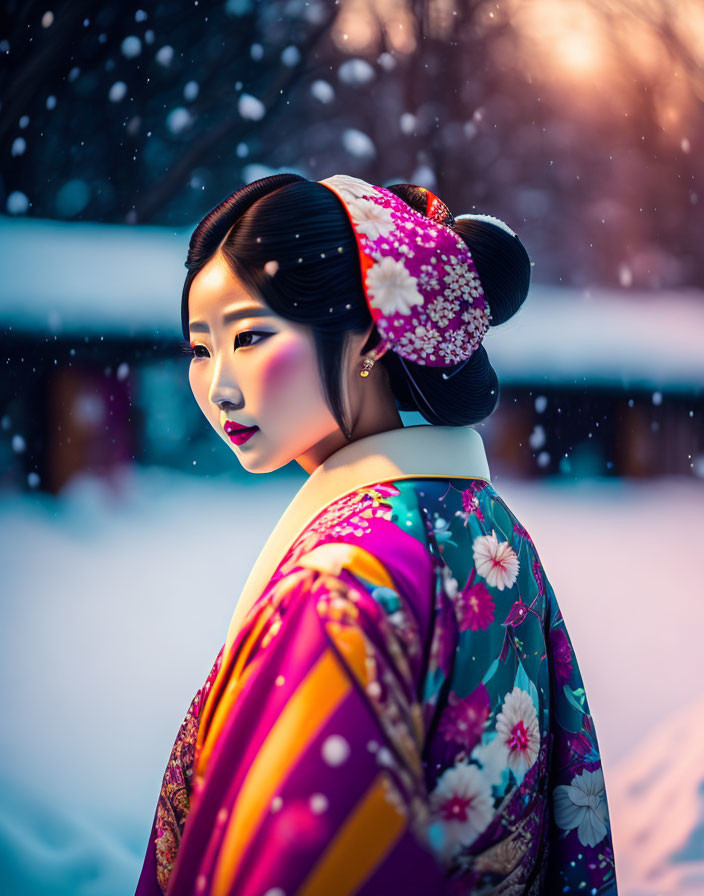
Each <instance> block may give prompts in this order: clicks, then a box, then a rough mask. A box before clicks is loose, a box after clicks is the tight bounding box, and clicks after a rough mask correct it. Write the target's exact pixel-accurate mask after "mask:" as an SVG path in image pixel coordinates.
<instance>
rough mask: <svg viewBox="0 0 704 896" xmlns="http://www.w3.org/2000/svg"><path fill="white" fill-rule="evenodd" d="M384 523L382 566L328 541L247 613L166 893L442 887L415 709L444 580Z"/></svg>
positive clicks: (416, 546)
mask: <svg viewBox="0 0 704 896" xmlns="http://www.w3.org/2000/svg"><path fill="white" fill-rule="evenodd" d="M379 525H380V527H381V528H383V529H384V532H383V533H382V534H383V537H384V539H385V550H384V562H383V563H382V562H381V561H380V559H379V558H378V555H377V553H376V552H375V553H374V554H372V553H370V552H369V551H368V550H366V549H365V548H363V547H362V546H361V544H353V543H343V542H328V543H324V544H321V545H319V546H317V547H315V548H313V549H312V550H310V551H308V552H307V553H305V554H304V555H303V556H302V557H300V558H299V559H298V560H297V561H296V563H295V565H294V566H293V567H292V568H291V567H289V568H288V570H287V572H286V573H285V574H284V575H280V576H278V578H277V577H276V576H275V577H274V579H272V582H271V583H270V585H269V586H268V588H267V590H266V591H265V592H264V594H263V595H262V597H261V598H260V599H259V601H258V602H257V603H256V604H255V605H254V607H253V608H252V610H251V611H250V613H249V614H248V616H247V618H246V620H245V624H244V626H243V628H242V630H241V631H240V633H239V635H238V637H237V639H236V641H235V642H234V644H233V646H232V649H231V650H230V652H229V655H228V657H226V659H225V660H224V661H223V663H222V666H221V668H220V672H219V674H218V676H217V678H216V680H215V683H214V685H213V688H212V689H211V691H210V693H209V696H208V699H207V700H206V702H205V704H204V706H203V711H202V715H201V718H200V725H199V730H198V739H197V744H196V754H195V762H194V786H193V801H192V806H191V810H190V814H189V817H188V821H187V824H186V825H185V830H184V833H183V838H182V840H181V843H180V846H179V851H178V856H177V859H176V864H175V867H174V869H173V872H172V874H171V877H170V880H169V885H168V891H167V892H168V894H169V896H177V894H179V896H180V894H183V896H185V894H189V896H190V894H193V893H195V894H211V896H235V894H236V896H264V894H268V896H284V894H285V896H293V894H297V896H330V894H332V893H334V894H335V896H345V894H352V893H354V894H361V896H365V894H366V896H372V894H380V893H390V892H399V893H404V894H405V896H412V894H419V896H420V894H423V896H425V894H428V893H433V894H441V893H443V892H444V879H445V878H444V873H443V870H442V868H441V866H440V865H439V864H438V862H437V861H436V859H435V857H434V856H433V854H432V853H431V851H430V849H429V847H428V845H427V843H426V841H425V840H424V831H425V830H426V829H427V812H428V803H427V793H426V789H425V782H424V775H423V767H422V763H421V751H422V746H423V737H424V733H423V722H422V712H421V707H420V704H419V692H420V690H421V687H422V685H421V682H422V677H423V656H424V644H425V641H426V638H427V635H428V631H429V627H430V625H431V618H430V614H431V610H432V596H433V587H434V584H433V583H434V578H433V576H434V574H433V569H432V564H431V561H430V558H429V557H428V554H427V552H426V550H425V548H424V546H423V545H421V544H420V543H419V542H417V541H416V540H415V539H412V538H409V537H408V536H405V535H404V533H403V532H401V531H399V529H398V527H396V526H394V525H393V524H391V523H386V522H384V521H379ZM387 557H389V558H391V559H389V560H388V562H387V559H386V558H387Z"/></svg>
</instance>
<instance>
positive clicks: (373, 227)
mask: <svg viewBox="0 0 704 896" xmlns="http://www.w3.org/2000/svg"><path fill="white" fill-rule="evenodd" d="M346 201H347V208H348V210H349V212H350V214H351V215H352V219H353V220H354V223H355V226H356V227H357V229H358V230H359V231H361V233H363V234H364V235H365V236H366V237H367V239H369V240H377V239H379V237H388V236H391V234H392V233H393V232H394V222H393V220H392V218H391V211H390V210H389V209H388V208H384V207H383V206H381V205H378V204H377V203H376V202H372V201H370V200H369V199H348V200H346Z"/></svg>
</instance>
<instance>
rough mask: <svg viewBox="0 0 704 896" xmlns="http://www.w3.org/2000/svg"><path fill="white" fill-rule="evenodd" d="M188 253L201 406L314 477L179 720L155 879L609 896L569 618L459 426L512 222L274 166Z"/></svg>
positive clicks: (522, 279)
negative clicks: (406, 418) (415, 421)
mask: <svg viewBox="0 0 704 896" xmlns="http://www.w3.org/2000/svg"><path fill="white" fill-rule="evenodd" d="M186 265H187V268H188V275H187V277H186V282H185V286H184V290H183V300H182V322H183V332H184V336H186V337H187V339H188V348H189V350H190V351H191V353H192V355H193V358H192V360H191V364H190V384H191V388H192V390H193V394H194V396H195V398H196V401H197V402H198V404H199V406H200V408H201V409H202V411H203V413H204V415H205V416H206V418H207V419H208V420H209V422H210V423H211V425H212V426H213V428H214V429H215V430H216V432H217V433H218V434H219V435H220V437H221V438H222V439H223V440H224V441H225V442H226V443H227V444H228V445H229V446H230V447H231V449H232V450H233V451H234V452H235V454H236V456H237V458H238V460H239V461H240V463H241V464H242V465H243V466H244V467H245V468H246V469H247V470H250V471H252V472H257V473H264V472H268V471H270V470H274V469H277V468H279V467H281V466H283V465H284V464H286V463H288V462H289V461H291V460H293V459H295V460H296V461H297V462H298V463H299V464H300V465H301V466H302V467H303V469H304V470H306V472H308V473H309V474H310V475H309V477H308V479H307V480H306V481H305V483H304V484H303V486H302V487H301V489H300V490H299V492H298V493H297V494H296V496H295V497H294V499H293V501H292V502H291V504H290V505H289V507H288V508H287V510H286V511H285V513H284V515H283V517H282V518H281V520H280V521H279V523H278V524H277V526H276V527H275V529H274V531H273V533H272V535H271V536H270V538H269V540H268V541H267V543H266V545H265V546H264V548H263V550H262V552H261V554H260V556H259V557H258V559H257V561H256V563H255V565H254V567H253V569H252V572H251V574H250V576H249V578H248V580H247V582H246V583H245V586H244V590H243V592H242V594H241V595H240V598H239V601H238V602H237V605H236V608H235V612H234V616H233V619H232V622H231V625H230V628H229V631H228V633H227V638H226V641H225V644H224V646H223V648H222V650H221V651H220V653H219V654H218V656H217V658H216V660H215V664H214V666H213V668H212V670H211V672H210V674H209V676H208V678H207V680H206V682H205V684H204V686H203V688H202V689H201V690H199V691H198V693H197V694H196V696H195V698H194V700H193V703H192V704H191V707H190V709H189V712H188V713H187V715H186V719H185V721H184V723H183V725H182V727H181V729H180V731H179V733H178V736H177V739H176V743H175V744H174V748H173V751H172V753H171V757H170V760H169V763H168V766H167V769H166V773H165V775H164V781H163V785H162V788H161V793H160V796H159V801H158V806H157V810H156V814H155V818H154V824H153V829H152V833H151V837H150V839H149V847H148V850H147V855H146V858H145V862H144V868H143V871H142V875H141V878H140V881H139V885H138V888H137V893H138V894H139V896H147V894H148V896H152V894H153V896H158V894H161V893H162V892H164V893H168V894H169V896H175V894H191V893H205V894H213V896H216V894H217V896H225V894H237V896H293V894H298V896H313V894H316V896H317V894H320V896H327V894H331V896H332V894H334V896H344V894H352V893H355V894H364V896H375V894H395V893H398V894H404V896H409V894H431V893H432V894H439V893H447V894H453V896H457V894H469V893H490V892H491V893H498V892H501V893H512V894H518V893H521V894H523V893H526V894H528V893H530V894H538V893H572V892H574V893H577V892H579V893H581V892H584V893H591V894H600V896H603V894H615V893H616V892H617V891H616V881H615V872H614V856H613V850H612V841H611V833H610V826H609V816H608V808H607V801H606V793H605V789H604V779H603V774H602V769H601V761H600V755H599V748H598V744H597V740H596V737H595V732H594V726H593V723H592V719H591V716H590V712H589V707H588V703H587V699H586V696H585V692H584V687H583V683H582V679H581V677H580V672H579V668H578V665H577V661H576V658H575V656H574V652H573V650H572V645H571V642H570V638H569V636H568V634H567V631H566V629H565V625H564V622H563V620H562V616H561V614H560V610H559V607H558V605H557V601H556V599H555V594H554V592H553V589H552V587H551V585H550V582H549V581H548V578H547V576H546V574H545V571H544V569H543V566H542V564H541V561H540V558H539V556H538V553H537V550H536V548H535V546H534V544H533V542H532V541H531V538H530V536H529V534H528V532H527V531H526V530H525V529H524V528H523V526H522V525H521V524H520V522H519V521H518V520H517V518H516V517H515V516H514V514H513V513H512V512H511V510H510V509H509V508H508V507H507V506H506V504H505V503H504V501H503V500H502V498H501V497H500V496H499V495H498V494H497V492H496V491H495V490H494V488H493V486H492V485H491V481H490V475H489V467H488V464H487V460H486V456H485V453H484V448H483V444H482V440H481V437H480V436H479V433H478V432H477V431H476V430H475V429H473V428H472V427H471V425H470V424H472V423H476V422H477V421H479V420H482V419H484V418H485V417H487V416H488V415H489V414H490V413H491V411H492V410H493V408H494V407H495V405H496V401H497V398H498V383H497V379H496V375H495V373H494V370H493V368H492V367H491V365H490V363H489V360H488V356H487V354H486V351H485V349H484V348H483V346H482V337H483V336H484V334H485V333H486V331H487V329H488V327H489V325H490V324H491V325H498V324H501V323H502V322H504V321H505V320H507V319H508V318H510V317H511V316H512V315H513V314H514V313H515V312H516V311H517V310H518V308H519V307H520V305H521V304H522V302H523V301H524V299H525V297H526V295H527V292H528V283H529V279H530V262H529V260H528V257H527V255H526V252H525V249H524V248H523V246H522V244H521V242H520V241H519V240H518V238H517V237H516V235H515V234H513V232H512V231H510V230H509V229H508V228H507V227H506V225H504V224H503V223H502V222H499V221H497V220H496V219H491V218H487V217H486V216H483V215H464V216H462V217H460V218H458V219H454V218H453V216H452V215H451V214H450V212H449V210H448V208H447V207H446V206H445V205H444V204H443V203H442V202H440V200H439V199H438V198H437V197H435V196H434V195H433V194H432V193H430V192H428V191H427V190H424V189H423V188H421V187H416V186H413V185H409V184H397V185H395V186H393V187H390V188H382V187H377V186H374V185H371V184H368V183H366V182H365V181H363V180H359V179H357V178H353V177H347V176H343V175H336V176H334V177H330V178H327V179H326V180H324V181H320V182H317V183H313V182H310V181H308V180H306V179H304V178H301V177H299V176H297V175H288V174H284V175H275V176H273V177H267V178H263V179H262V180H258V181H255V182H254V183H252V184H249V185H248V186H246V187H244V188H242V189H241V190H238V191H237V192H236V193H234V194H233V195H232V196H230V197H228V198H227V199H225V200H224V201H223V202H222V203H220V205H218V206H217V207H216V208H215V209H214V210H213V211H212V212H210V213H209V214H208V215H207V216H206V217H205V218H204V220H203V221H202V222H201V223H200V224H199V225H198V227H197V229H196V231H195V233H194V234H193V237H192V239H191V244H190V249H189V255H188V260H187V262H186ZM410 409H417V410H419V411H420V412H421V414H422V415H423V416H424V418H425V419H426V420H427V421H428V423H430V424H431V425H421V426H412V427H405V428H404V426H403V424H402V421H401V418H400V416H399V410H410Z"/></svg>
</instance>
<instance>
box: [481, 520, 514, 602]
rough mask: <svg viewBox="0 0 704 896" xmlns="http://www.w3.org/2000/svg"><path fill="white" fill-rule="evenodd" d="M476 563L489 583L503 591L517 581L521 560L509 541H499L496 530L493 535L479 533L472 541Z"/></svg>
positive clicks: (493, 530)
mask: <svg viewBox="0 0 704 896" xmlns="http://www.w3.org/2000/svg"><path fill="white" fill-rule="evenodd" d="M472 551H473V553H474V565H475V566H476V567H477V572H478V573H479V575H480V576H481V577H482V578H483V579H486V582H487V584H488V585H491V586H492V587H493V588H498V589H499V591H503V590H504V588H510V587H511V586H512V585H513V583H514V582H515V581H516V576H517V575H518V569H519V565H520V564H519V562H518V557H517V556H516V552H515V551H514V550H513V548H512V547H511V545H510V544H509V543H508V542H507V541H502V542H499V541H498V539H497V538H496V530H495V529H492V532H491V535H478V536H477V537H476V538H475V539H474V541H473V542H472Z"/></svg>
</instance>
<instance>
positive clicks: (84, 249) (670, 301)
mask: <svg viewBox="0 0 704 896" xmlns="http://www.w3.org/2000/svg"><path fill="white" fill-rule="evenodd" d="M191 232H192V228H191V227H188V228H179V229H176V228H166V227H150V226H141V225H140V226H133V227H128V226H124V225H111V224H94V223H67V222H61V221H46V220H37V219H27V218H13V217H9V216H0V265H1V267H0V270H2V277H0V326H2V327H7V326H9V325H11V326H12V327H13V328H14V329H15V330H16V331H22V332H28V331H29V332H31V331H37V332H41V333H55V334H57V335H65V336H72V335H79V334H80V335H83V334H96V335H97V334H100V335H105V336H113V337H123V338H124V337H130V336H138V335H144V336H150V335H154V334H158V335H160V336H163V337H174V338H177V337H179V336H180V301H181V289H182V287H183V281H184V278H185V274H186V269H185V267H184V262H185V259H186V253H187V249H188V240H189V238H190V235H191ZM702 334H704V292H702V291H699V290H694V289H688V290H679V291H665V290H661V291H658V292H650V293H649V292H638V291H636V290H624V289H621V290H617V289H600V288H599V289H597V288H594V289H576V288H569V287H559V286H557V287H556V286H545V285H541V284H539V283H533V284H532V285H531V289H530V294H529V296H528V299H527V300H526V302H525V304H524V305H523V307H522V308H521V310H520V311H519V312H518V314H516V315H515V317H513V318H512V319H511V320H510V321H508V322H507V323H505V324H503V325H501V326H500V327H497V328H496V329H495V330H490V331H489V333H487V335H486V337H485V340H484V345H485V347H486V349H487V351H488V352H489V357H490V358H491V361H492V364H493V365H494V367H495V369H496V371H497V373H498V375H499V378H500V381H501V382H503V383H511V382H515V383H518V382H522V383H533V384H536V385H540V384H541V383H544V384H545V385H548V384H555V383H558V382H563V383H577V384H579V383H581V382H589V383H592V384H593V383H595V382H603V383H614V382H617V383H622V384H623V385H625V386H635V387H638V386H640V387H645V388H655V389H657V388H661V387H665V388H685V389H689V388H691V387H692V386H696V387H701V386H702V385H703V384H704V350H703V344H704V338H703V336H702Z"/></svg>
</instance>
